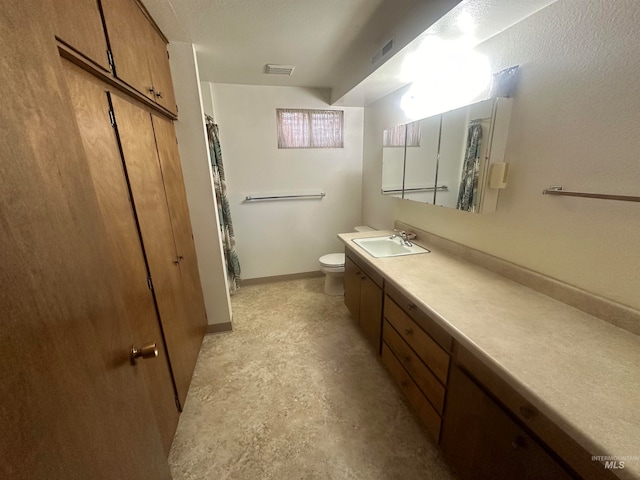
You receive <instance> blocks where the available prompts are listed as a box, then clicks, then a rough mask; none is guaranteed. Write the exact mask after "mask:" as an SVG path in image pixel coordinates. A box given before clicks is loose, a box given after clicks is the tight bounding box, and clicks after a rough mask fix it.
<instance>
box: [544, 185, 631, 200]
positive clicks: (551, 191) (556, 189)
mask: <svg viewBox="0 0 640 480" xmlns="http://www.w3.org/2000/svg"><path fill="white" fill-rule="evenodd" d="M542 194H543V195H564V196H567V197H584V198H601V199H604V200H620V201H622V202H640V197H637V196H634V195H609V194H606V193H585V192H571V191H569V190H565V189H564V187H562V186H559V185H553V186H551V187H549V188H545V189H544V190H543V191H542Z"/></svg>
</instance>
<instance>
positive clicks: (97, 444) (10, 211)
mask: <svg viewBox="0 0 640 480" xmlns="http://www.w3.org/2000/svg"><path fill="white" fill-rule="evenodd" d="M52 16H53V11H51V10H50V8H49V4H48V2H40V1H36V0H23V1H20V2H9V3H8V4H6V5H3V8H2V9H0V40H1V41H2V44H3V45H5V46H10V48H9V47H7V48H5V49H4V51H3V54H2V55H1V56H0V82H1V84H2V93H1V94H0V96H1V98H2V109H0V124H2V125H3V128H2V129H0V152H1V155H2V161H1V162H0V178H1V179H2V181H1V182H0V261H1V263H2V269H0V283H1V285H2V290H1V291H0V318H1V319H2V328H1V329H0V351H1V352H2V355H1V357H0V378H2V381H1V382H0V425H2V428H0V478H6V479H12V480H22V479H24V480H27V479H28V480H68V479H87V478H91V479H94V480H111V479H114V478H122V479H125V478H136V479H148V480H154V479H156V480H157V479H169V478H170V474H169V468H168V465H167V462H166V459H165V457H164V452H163V449H162V444H161V441H160V435H159V433H158V429H157V426H156V423H155V418H154V413H153V410H152V408H151V405H150V401H149V398H148V394H147V390H146V388H145V385H144V378H143V376H142V373H141V371H140V370H139V369H135V368H133V367H132V366H131V365H130V363H129V358H128V348H129V345H130V343H131V332H130V328H129V325H128V322H127V321H126V316H125V303H124V300H123V298H122V292H121V289H120V286H119V285H118V281H119V278H120V277H119V274H118V270H117V266H116V263H115V262H114V260H113V258H112V257H111V251H110V249H109V245H108V241H107V228H106V226H105V225H104V223H103V221H102V217H101V214H100V206H99V204H98V201H97V199H96V196H95V193H94V191H93V188H94V187H93V183H92V181H91V175H90V172H89V169H88V166H87V163H86V159H85V158H84V150H83V146H82V143H81V141H80V138H79V135H78V131H77V128H76V125H75V122H74V112H73V110H72V108H71V105H70V102H69V97H68V92H67V90H66V86H65V82H64V78H63V76H62V72H61V67H60V59H59V57H58V54H57V49H56V44H55V39H54V32H53V29H52V26H51V18H52Z"/></svg>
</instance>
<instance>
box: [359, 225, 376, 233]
mask: <svg viewBox="0 0 640 480" xmlns="http://www.w3.org/2000/svg"><path fill="white" fill-rule="evenodd" d="M354 230H355V231H356V232H375V231H376V229H375V228H371V227H369V226H368V225H358V226H357V227H354Z"/></svg>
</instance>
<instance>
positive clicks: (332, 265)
mask: <svg viewBox="0 0 640 480" xmlns="http://www.w3.org/2000/svg"><path fill="white" fill-rule="evenodd" d="M355 231H356V232H373V231H375V230H374V229H373V228H371V227H367V226H365V225H363V226H358V227H355ZM320 271H321V272H322V273H324V274H325V279H324V293H326V294H327V295H344V253H327V254H326V255H323V256H321V257H320Z"/></svg>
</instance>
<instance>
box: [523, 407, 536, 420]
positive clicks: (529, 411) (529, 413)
mask: <svg viewBox="0 0 640 480" xmlns="http://www.w3.org/2000/svg"><path fill="white" fill-rule="evenodd" d="M520 415H522V416H523V417H524V418H532V417H533V415H534V412H533V410H532V409H530V408H529V407H520Z"/></svg>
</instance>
